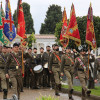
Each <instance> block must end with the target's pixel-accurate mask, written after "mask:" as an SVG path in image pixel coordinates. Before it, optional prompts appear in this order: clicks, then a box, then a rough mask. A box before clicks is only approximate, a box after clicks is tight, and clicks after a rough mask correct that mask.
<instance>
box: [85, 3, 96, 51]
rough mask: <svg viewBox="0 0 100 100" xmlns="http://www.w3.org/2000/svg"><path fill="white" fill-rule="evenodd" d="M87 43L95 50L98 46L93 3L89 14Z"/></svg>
mask: <svg viewBox="0 0 100 100" xmlns="http://www.w3.org/2000/svg"><path fill="white" fill-rule="evenodd" d="M86 43H87V44H88V45H91V47H92V49H93V50H95V49H96V47H97V46H96V38H95V32H94V24H93V10H92V6H91V4H90V7H89V10H88V15H87V29H86Z"/></svg>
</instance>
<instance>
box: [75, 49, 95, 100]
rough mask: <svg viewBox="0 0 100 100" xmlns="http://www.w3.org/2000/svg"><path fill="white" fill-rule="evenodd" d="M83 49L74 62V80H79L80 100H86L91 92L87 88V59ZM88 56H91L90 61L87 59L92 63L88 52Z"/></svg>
mask: <svg viewBox="0 0 100 100" xmlns="http://www.w3.org/2000/svg"><path fill="white" fill-rule="evenodd" d="M85 51H86V50H85V49H81V50H80V56H79V57H77V58H76V60H75V67H74V69H75V76H76V77H75V78H76V79H79V80H80V83H81V85H82V100H85V99H86V96H90V93H91V90H89V89H88V88H87V80H88V57H87V55H86V54H85ZM88 53H89V55H91V57H92V59H89V62H93V61H94V59H95V58H94V56H93V55H92V54H91V53H90V52H88Z"/></svg>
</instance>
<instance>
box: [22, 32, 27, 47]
mask: <svg viewBox="0 0 100 100" xmlns="http://www.w3.org/2000/svg"><path fill="white" fill-rule="evenodd" d="M21 45H22V46H23V47H26V46H27V35H26V34H24V38H23V39H21Z"/></svg>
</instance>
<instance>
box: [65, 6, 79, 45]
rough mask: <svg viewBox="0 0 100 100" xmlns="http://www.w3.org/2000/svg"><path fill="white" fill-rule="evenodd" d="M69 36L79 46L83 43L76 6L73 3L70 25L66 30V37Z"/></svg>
mask: <svg viewBox="0 0 100 100" xmlns="http://www.w3.org/2000/svg"><path fill="white" fill-rule="evenodd" d="M68 36H69V38H70V39H72V40H74V41H75V44H76V45H77V46H80V45H81V40H80V34H79V30H78V25H77V20H76V15H75V8H74V5H73V4H72V6H71V12H70V20H69V25H68V28H67V31H66V35H65V36H64V37H68Z"/></svg>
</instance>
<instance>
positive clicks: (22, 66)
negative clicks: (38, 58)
mask: <svg viewBox="0 0 100 100" xmlns="http://www.w3.org/2000/svg"><path fill="white" fill-rule="evenodd" d="M23 61H24V56H23V49H22V76H23V77H24V63H23Z"/></svg>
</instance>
